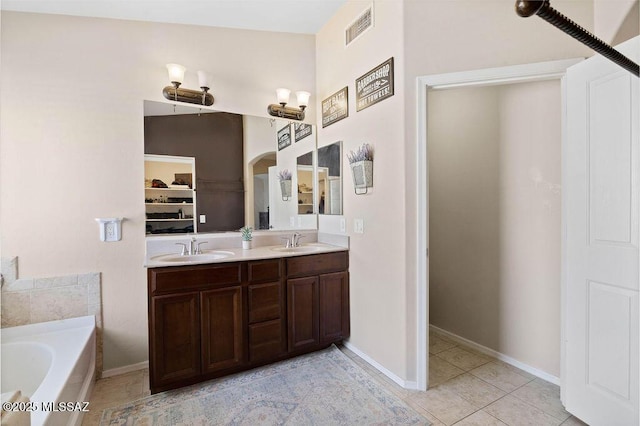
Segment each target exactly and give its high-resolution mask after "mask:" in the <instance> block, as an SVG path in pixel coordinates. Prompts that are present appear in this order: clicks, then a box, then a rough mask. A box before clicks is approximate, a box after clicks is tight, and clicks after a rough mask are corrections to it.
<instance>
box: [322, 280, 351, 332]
mask: <svg viewBox="0 0 640 426" xmlns="http://www.w3.org/2000/svg"><path fill="white" fill-rule="evenodd" d="M346 337H349V274H348V272H336V273H333V274H324V275H320V342H321V343H330V342H336V341H339V340H342V339H344V338H346Z"/></svg>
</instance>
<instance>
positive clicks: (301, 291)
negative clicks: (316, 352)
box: [287, 277, 320, 351]
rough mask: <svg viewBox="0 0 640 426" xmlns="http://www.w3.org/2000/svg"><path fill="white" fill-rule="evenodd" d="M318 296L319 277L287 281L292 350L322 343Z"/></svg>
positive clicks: (290, 344) (290, 347)
mask: <svg viewBox="0 0 640 426" xmlns="http://www.w3.org/2000/svg"><path fill="white" fill-rule="evenodd" d="M318 296H319V295H318V277H307V278H294V279H291V280H288V281H287V307H288V309H287V314H288V316H287V320H288V325H289V350H290V351H295V350H298V349H304V348H306V347H309V346H317V345H318V343H320V339H319V337H320V334H319V322H320V316H319V313H318Z"/></svg>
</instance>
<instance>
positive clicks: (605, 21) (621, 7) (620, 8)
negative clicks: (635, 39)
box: [593, 0, 640, 44]
mask: <svg viewBox="0 0 640 426" xmlns="http://www.w3.org/2000/svg"><path fill="white" fill-rule="evenodd" d="M634 6H635V7H636V10H637V7H638V0H594V1H593V32H594V34H595V35H596V37H598V38H600V39H602V40H604V42H605V43H612V44H617V43H620V42H622V41H624V40H626V38H625V39H623V40H617V39H616V36H617V35H618V34H619V33H620V32H621V31H623V32H624V31H627V29H626V28H623V26H624V25H625V19H626V18H627V16H628V14H629V13H630V12H631V10H632V8H633V7H634ZM639 21H640V16H639V15H638V14H637V12H636V16H635V22H633V21H632V20H630V21H629V22H626V24H627V25H629V26H632V25H633V24H635V27H634V28H633V30H632V32H634V33H635V34H633V35H637V34H638V22H639Z"/></svg>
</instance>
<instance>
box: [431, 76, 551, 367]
mask: <svg viewBox="0 0 640 426" xmlns="http://www.w3.org/2000/svg"><path fill="white" fill-rule="evenodd" d="M560 105H561V103H560V83H559V81H557V80H556V81H545V82H538V83H528V84H516V85H505V86H492V87H484V88H473V89H469V88H467V89H453V90H443V91H436V92H432V93H431V94H430V95H429V109H428V110H429V117H428V120H429V134H428V141H429V142H428V143H429V145H428V152H429V204H430V212H429V214H430V215H429V228H430V239H429V252H430V300H429V303H430V320H431V323H432V324H434V325H436V326H438V327H440V328H443V329H445V330H448V331H451V332H453V333H455V334H457V335H459V336H462V337H465V338H467V339H469V340H472V341H474V342H477V343H480V344H482V345H484V346H487V347H489V348H491V349H494V350H496V351H498V352H500V353H503V354H505V355H508V356H510V357H512V358H514V359H517V360H519V361H521V362H524V363H526V364H528V365H531V366H534V367H536V368H538V369H540V370H542V371H545V372H547V373H549V374H552V375H554V376H559V374H560V146H561V126H560V124H561V123H560V117H561V111H560Z"/></svg>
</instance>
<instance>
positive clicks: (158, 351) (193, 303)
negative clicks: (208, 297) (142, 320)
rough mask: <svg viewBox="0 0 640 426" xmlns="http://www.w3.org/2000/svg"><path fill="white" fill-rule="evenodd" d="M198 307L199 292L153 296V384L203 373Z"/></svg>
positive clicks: (153, 385)
mask: <svg viewBox="0 0 640 426" xmlns="http://www.w3.org/2000/svg"><path fill="white" fill-rule="evenodd" d="M198 311H199V306H198V293H197V292H194V293H187V294H181V295H177V296H174V295H170V296H157V297H153V298H152V300H151V318H150V330H151V333H150V340H151V342H150V354H149V357H150V360H151V380H152V387H158V386H162V385H165V384H169V383H172V382H176V381H179V380H182V379H188V378H191V377H195V376H197V375H199V374H200V323H199V315H198Z"/></svg>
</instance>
